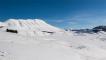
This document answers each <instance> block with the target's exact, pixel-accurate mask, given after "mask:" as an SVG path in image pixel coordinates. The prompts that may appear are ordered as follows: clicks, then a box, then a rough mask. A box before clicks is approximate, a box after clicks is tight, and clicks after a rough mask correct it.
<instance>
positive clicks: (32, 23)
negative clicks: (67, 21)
mask: <svg viewBox="0 0 106 60" xmlns="http://www.w3.org/2000/svg"><path fill="white" fill-rule="evenodd" d="M4 23H5V24H6V29H9V30H17V31H18V33H19V34H23V35H31V36H35V35H36V34H38V35H43V34H44V33H47V32H48V33H56V32H61V31H62V29H59V28H57V27H54V26H52V25H50V24H48V23H46V22H44V21H43V20H41V19H9V20H7V21H6V22H4Z"/></svg>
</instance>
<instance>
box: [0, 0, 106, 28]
mask: <svg viewBox="0 0 106 60" xmlns="http://www.w3.org/2000/svg"><path fill="white" fill-rule="evenodd" d="M10 18H20V19H35V18H38V19H44V20H45V21H46V22H48V23H49V24H52V25H54V26H57V27H60V28H73V29H80V28H92V27H94V26H98V25H106V0H0V20H1V21H5V20H6V19H10Z"/></svg>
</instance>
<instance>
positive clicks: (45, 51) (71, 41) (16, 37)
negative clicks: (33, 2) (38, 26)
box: [0, 25, 106, 60]
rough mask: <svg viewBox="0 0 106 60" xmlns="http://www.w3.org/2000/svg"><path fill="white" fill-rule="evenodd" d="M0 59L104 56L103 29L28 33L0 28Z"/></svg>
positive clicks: (97, 59)
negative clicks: (77, 32) (85, 32)
mask: <svg viewBox="0 0 106 60" xmlns="http://www.w3.org/2000/svg"><path fill="white" fill-rule="evenodd" d="M14 26H15V25H14ZM10 27H11V26H10ZM5 28H8V26H7V27H5ZM57 30H59V29H57V28H55V29H54V30H53V31H57ZM20 31H21V30H20ZM31 31H32V30H31ZM24 33H25V32H24ZM0 60H106V33H105V32H100V33H97V34H76V33H74V32H66V31H61V32H59V31H58V32H57V33H54V34H43V35H38V34H35V35H33V36H29V35H22V34H16V33H10V32H5V29H4V28H3V29H0Z"/></svg>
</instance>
